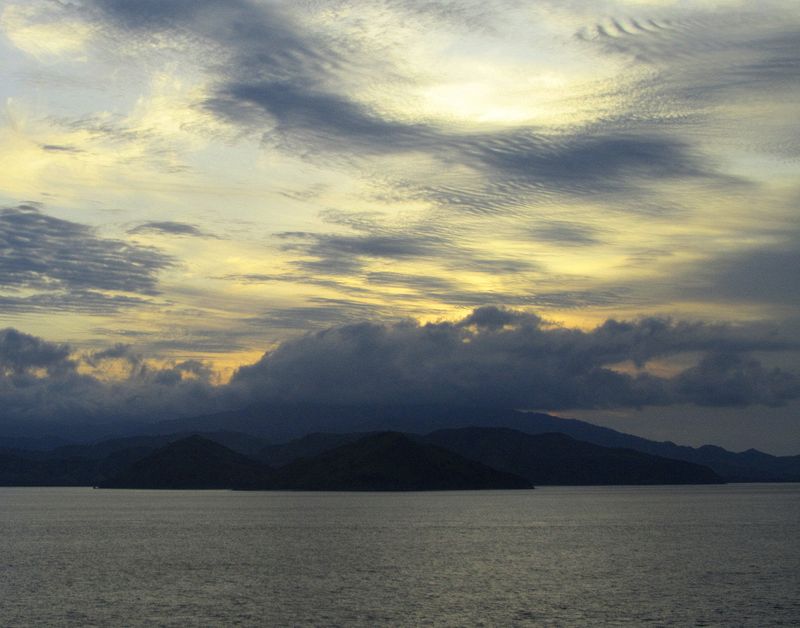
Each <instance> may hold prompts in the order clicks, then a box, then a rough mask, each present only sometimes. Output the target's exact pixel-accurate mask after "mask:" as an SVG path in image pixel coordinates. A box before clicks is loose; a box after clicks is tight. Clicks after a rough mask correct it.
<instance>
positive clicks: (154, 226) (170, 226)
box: [128, 220, 217, 238]
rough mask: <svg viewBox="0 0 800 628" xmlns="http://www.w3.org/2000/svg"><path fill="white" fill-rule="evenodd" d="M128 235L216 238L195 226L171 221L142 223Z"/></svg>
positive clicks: (129, 230)
mask: <svg viewBox="0 0 800 628" xmlns="http://www.w3.org/2000/svg"><path fill="white" fill-rule="evenodd" d="M128 233H131V234H137V233H163V234H165V235H175V236H194V237H197V238H216V237H217V236H215V235H213V234H211V233H208V232H206V231H204V230H203V229H200V228H199V227H198V226H197V225H192V224H189V223H185V222H175V221H173V220H151V221H148V222H143V223H142V224H140V225H137V226H136V227H133V228H132V229H128Z"/></svg>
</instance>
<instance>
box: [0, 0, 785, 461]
mask: <svg viewBox="0 0 800 628" xmlns="http://www.w3.org/2000/svg"><path fill="white" fill-rule="evenodd" d="M755 7H756V5H754V4H753V3H749V2H744V1H734V0H730V1H726V0H707V1H706V0H696V1H694V2H689V1H677V0H675V1H670V0H663V1H659V0H652V1H648V0H635V1H634V0H630V1H623V0H618V1H604V0H597V1H595V0H558V1H555V0H553V1H548V0H541V1H538V2H522V1H518V0H482V1H481V2H477V1H473V0H460V1H448V0H443V1H437V2H432V1H429V0H359V1H358V2H353V1H347V0H326V1H320V2H318V1H312V0H300V1H295V2H274V1H269V2H265V1H260V0H225V1H222V0H220V1H214V0H158V1H157V0H24V1H23V0H19V1H15V0H0V73H1V74H0V76H1V77H2V80H1V81H0V102H2V110H1V111H0V329H2V331H0V432H2V431H3V430H4V429H6V430H7V431H8V430H12V431H13V430H15V429H21V428H20V426H23V427H25V428H26V429H28V428H30V429H37V426H41V430H42V431H43V433H44V430H46V426H47V425H50V424H52V423H62V424H68V423H69V422H70V421H90V422H92V421H93V422H98V423H103V422H105V423H113V422H115V421H117V422H119V421H126V420H139V419H145V420H157V419H160V418H165V417H175V416H182V415H192V414H200V413H204V412H210V411H216V410H225V409H235V408H237V407H243V406H246V405H248V404H252V403H262V402H263V403H270V402H285V403H294V402H314V403H330V404H363V403H369V404H380V403H448V404H450V403H459V404H477V405H480V404H492V405H502V406H503V407H515V408H520V409H530V410H539V411H549V412H553V413H556V414H559V415H562V416H571V417H578V418H583V419H586V420H590V421H593V422H596V423H599V424H602V425H608V426H611V427H615V428H617V429H621V430H623V431H627V432H631V433H635V434H640V435H643V436H646V437H650V438H657V439H659V440H661V439H669V440H674V441H675V442H679V443H685V444H692V445H698V444H702V443H714V444H719V445H723V446H726V447H729V448H731V449H734V450H741V449H746V448H748V447H757V448H759V449H762V450H765V451H769V452H773V453H780V454H797V453H800V314H799V313H800V309H799V308H798V306H800V279H798V269H800V237H798V236H799V235H800V220H798V217H799V216H800V212H798V209H800V176H798V175H800V161H799V160H798V156H800V126H798V124H797V121H798V117H799V116H798V114H800V106H798V104H797V103H798V102H800V5H798V3H796V2H794V1H793V0H785V1H765V2H760V3H758V5H757V9H756V8H755Z"/></svg>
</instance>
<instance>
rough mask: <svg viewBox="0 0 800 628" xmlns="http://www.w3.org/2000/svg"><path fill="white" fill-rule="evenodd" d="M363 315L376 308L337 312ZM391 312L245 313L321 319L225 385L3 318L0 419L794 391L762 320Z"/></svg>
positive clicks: (659, 400)
mask: <svg viewBox="0 0 800 628" xmlns="http://www.w3.org/2000/svg"><path fill="white" fill-rule="evenodd" d="M333 305H336V306H337V307H335V308H333V307H330V306H333ZM347 308H349V311H348V312H347V315H346V316H341V317H340V318H337V313H338V314H339V315H340V314H341V313H342V312H343V310H345V309H347ZM359 316H360V317H362V318H368V317H369V318H371V319H372V320H373V321H376V320H382V321H383V322H364V323H357V324H348V323H346V321H347V320H352V319H353V318H357V317H359ZM388 316H389V313H387V312H380V311H379V310H376V309H375V308H374V306H369V305H365V304H361V303H357V302H337V303H331V302H330V301H326V300H325V299H319V300H318V301H317V302H315V303H314V304H313V305H312V306H309V307H306V308H284V309H273V310H271V311H269V312H265V313H264V314H263V316H260V317H254V318H252V319H250V320H249V321H247V322H248V324H249V325H250V326H251V329H252V330H257V329H259V328H260V327H263V326H266V327H268V328H270V329H274V328H275V327H276V326H280V327H282V328H283V329H285V330H288V331H296V330H298V329H308V328H309V326H312V327H313V326H317V327H321V329H319V331H315V332H312V333H308V334H306V335H304V336H300V337H295V338H294V339H290V340H285V341H284V342H283V343H282V344H280V345H279V346H278V347H277V348H276V349H275V350H274V351H270V352H268V353H266V354H265V355H264V356H263V357H262V358H261V359H260V360H259V361H258V362H256V363H255V364H252V365H247V366H243V367H241V368H240V369H239V370H238V371H237V373H236V374H235V376H234V378H233V380H232V381H231V382H230V383H229V384H225V385H214V384H213V373H212V372H211V370H210V369H209V367H208V366H207V365H206V364H204V363H201V362H198V361H194V360H188V361H186V360H185V361H177V362H175V363H173V364H168V365H166V366H161V367H155V366H153V365H152V363H151V361H149V360H148V359H147V357H146V356H143V355H142V353H141V352H139V351H138V350H135V349H134V348H132V347H130V346H128V345H117V346H111V347H108V348H106V349H104V350H99V351H96V352H84V353H83V354H82V355H79V356H78V355H77V354H75V352H74V351H73V350H72V348H71V347H69V346H68V345H64V344H58V343H51V342H48V341H45V340H42V339H40V338H36V337H34V336H30V335H27V334H24V333H22V332H19V331H17V330H14V329H6V330H3V331H2V332H0V424H6V425H10V424H12V423H15V422H16V423H17V424H19V422H20V421H22V422H28V423H31V422H32V423H34V424H35V423H36V422H37V421H61V422H63V423H69V422H80V423H84V422H90V423H91V422H95V423H97V422H100V423H109V424H110V423H114V422H117V423H118V424H119V423H124V422H125V421H154V420H158V419H163V418H168V417H175V416H181V415H183V416H191V415H193V414H201V413H207V412H210V411H213V410H223V409H236V408H242V407H245V406H249V405H251V404H254V403H329V404H339V405H340V404H389V403H396V404H419V403H428V402H434V403H453V404H458V405H464V404H476V405H483V406H487V405H496V406H502V407H519V408H547V409H551V410H556V409H567V408H608V407H639V406H651V405H652V406H667V405H672V404H686V403H694V404H697V405H708V406H747V405H752V404H765V405H781V404H783V403H785V402H787V401H790V400H792V399H797V398H798V397H800V379H799V378H798V375H797V374H796V373H794V372H793V371H790V370H786V369H778V368H771V367H767V366H765V365H764V364H762V363H761V362H759V361H758V360H757V359H756V358H755V357H753V355H754V353H756V352H760V353H765V352H782V351H786V350H796V349H797V348H798V346H797V344H798V343H797V342H795V341H793V340H791V339H789V338H788V337H786V336H784V335H782V334H779V333H775V330H770V329H765V328H762V327H757V326H749V327H732V326H725V325H711V324H702V323H689V322H679V321H670V320H666V319H653V318H650V319H641V320H638V321H616V320H609V321H607V322H606V323H604V324H603V325H601V326H599V327H597V328H596V329H594V330H591V331H581V330H578V329H572V328H566V327H559V326H553V325H551V324H548V323H547V322H546V321H544V320H543V319H541V318H540V317H538V316H536V315H534V314H531V313H526V312H523V311H518V310H511V309H504V308H497V307H490V306H486V307H482V308H478V309H475V310H473V311H472V312H470V313H468V314H467V315H466V316H464V317H463V318H462V319H461V320H458V321H454V322H440V323H428V324H419V323H417V322H414V321H409V320H398V319H395V320H391V319H388V318H387V317H388ZM697 353H699V354H700V355H701V358H700V359H699V360H698V361H697V363H696V364H694V365H692V366H690V367H688V368H686V369H684V370H683V371H681V372H679V373H678V374H677V375H676V376H674V377H659V376H656V375H654V374H652V373H649V372H648V371H647V370H646V369H642V370H640V371H638V372H621V371H618V370H615V369H613V368H611V367H612V366H613V365H616V364H620V363H622V362H625V361H632V362H635V363H637V364H638V365H640V366H642V367H644V366H646V365H647V364H648V363H649V362H650V361H651V360H656V359H661V360H663V359H667V358H670V357H671V356H676V355H688V354H697ZM79 360H83V361H84V362H85V363H86V364H88V365H90V366H94V367H96V368H97V367H101V366H102V363H103V362H104V361H106V360H122V361H124V362H126V363H127V365H128V375H127V376H126V377H125V378H123V379H118V380H114V381H102V380H100V379H97V378H96V377H94V376H92V375H89V374H84V373H81V371H80V369H78V368H77V366H78V362H79ZM332 427H334V426H332Z"/></svg>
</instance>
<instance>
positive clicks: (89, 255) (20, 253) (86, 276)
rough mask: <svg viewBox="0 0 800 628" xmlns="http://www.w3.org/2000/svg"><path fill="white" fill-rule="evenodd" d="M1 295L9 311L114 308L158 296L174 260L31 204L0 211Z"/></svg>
mask: <svg viewBox="0 0 800 628" xmlns="http://www.w3.org/2000/svg"><path fill="white" fill-rule="evenodd" d="M0 251H2V253H3V255H2V257H0V287H1V288H2V289H3V290H4V291H5V294H2V295H0V299H2V302H3V304H4V307H6V308H8V309H12V310H25V309H26V308H30V309H36V310H39V309H49V310H51V311H58V310H75V311H81V312H89V313H93V312H112V311H115V310H117V309H119V308H120V307H124V306H132V305H142V304H145V303H147V300H148V299H147V298H148V297H153V296H155V295H158V294H159V289H158V273H159V272H160V271H162V270H164V269H166V268H169V267H170V266H172V265H173V264H174V261H175V260H174V259H173V258H172V257H171V256H169V255H167V254H165V253H163V252H161V251H159V250H158V249H155V248H152V247H145V246H140V245H134V244H130V243H127V242H123V241H121V240H114V239H111V238H103V237H100V236H98V235H97V234H96V233H95V232H94V231H93V230H92V229H91V228H90V227H88V226H86V225H82V224H79V223H75V222H71V221H68V220H63V219H60V218H55V217H54V216H50V215H47V214H45V213H43V212H42V211H40V210H39V209H38V208H37V207H34V206H32V205H20V206H18V207H8V208H5V209H2V210H0Z"/></svg>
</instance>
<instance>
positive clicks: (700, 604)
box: [0, 484, 800, 626]
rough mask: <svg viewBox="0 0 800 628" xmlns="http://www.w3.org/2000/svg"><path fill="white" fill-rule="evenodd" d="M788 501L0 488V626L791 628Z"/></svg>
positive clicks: (600, 493) (792, 546)
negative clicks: (673, 627)
mask: <svg viewBox="0 0 800 628" xmlns="http://www.w3.org/2000/svg"><path fill="white" fill-rule="evenodd" d="M799 523H800V485H798V484H783V485H726V486H700V487H697V486H695V487H613V488H596V487H594V488H539V489H536V490H534V491H508V492H505V491H475V492H448V493H288V492H263V493H238V492H228V491H113V490H92V489H82V488H77V489H75V488H53V489H47V488H45V489H41V488H38V489H36V488H33V489H32V488H0V625H9V626H26V625H31V626H33V625H36V626H40V625H64V626H69V625H75V626H120V625H126V626H137V625H148V626H151V625H162V626H209V625H226V626H232V625H244V626H250V625H281V626H286V625H340V626H375V625H436V626H460V625H469V626H480V625H485V626H508V625H590V624H593V625H625V624H629V625H634V626H641V625H660V626H661V625H678V626H685V625H736V626H767V625H797V624H798V623H800V596H798V591H800V541H799V540H798V524H799Z"/></svg>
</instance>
